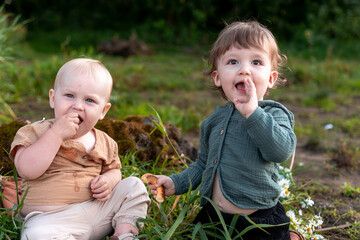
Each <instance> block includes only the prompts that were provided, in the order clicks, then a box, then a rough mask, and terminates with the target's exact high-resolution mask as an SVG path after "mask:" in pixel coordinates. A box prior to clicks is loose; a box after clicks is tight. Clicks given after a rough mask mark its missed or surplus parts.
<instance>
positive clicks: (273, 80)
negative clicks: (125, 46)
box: [268, 71, 279, 88]
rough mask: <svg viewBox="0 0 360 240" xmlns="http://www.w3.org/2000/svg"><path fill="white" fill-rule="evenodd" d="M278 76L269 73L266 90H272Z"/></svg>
mask: <svg viewBox="0 0 360 240" xmlns="http://www.w3.org/2000/svg"><path fill="white" fill-rule="evenodd" d="M278 75H279V73H278V72H277V71H272V72H271V73H270V77H269V84H268V88H273V86H274V85H275V82H276V80H277V78H278Z"/></svg>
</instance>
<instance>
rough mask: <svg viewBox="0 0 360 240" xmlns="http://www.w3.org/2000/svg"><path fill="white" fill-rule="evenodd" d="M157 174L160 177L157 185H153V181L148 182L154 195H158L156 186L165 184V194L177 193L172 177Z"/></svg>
mask: <svg viewBox="0 0 360 240" xmlns="http://www.w3.org/2000/svg"><path fill="white" fill-rule="evenodd" d="M155 176H156V177H157V178H158V180H157V182H156V184H155V185H153V184H151V183H149V184H148V185H149V188H150V190H151V193H152V194H153V195H154V196H156V194H157V191H156V188H157V187H160V186H161V185H162V186H164V189H165V196H172V195H174V194H175V193H176V191H175V184H174V182H173V180H172V179H171V178H170V177H168V176H165V175H155Z"/></svg>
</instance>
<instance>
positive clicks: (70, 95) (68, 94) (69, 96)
mask: <svg viewBox="0 0 360 240" xmlns="http://www.w3.org/2000/svg"><path fill="white" fill-rule="evenodd" d="M65 96H66V97H68V98H73V97H74V95H72V94H70V93H67V94H65Z"/></svg>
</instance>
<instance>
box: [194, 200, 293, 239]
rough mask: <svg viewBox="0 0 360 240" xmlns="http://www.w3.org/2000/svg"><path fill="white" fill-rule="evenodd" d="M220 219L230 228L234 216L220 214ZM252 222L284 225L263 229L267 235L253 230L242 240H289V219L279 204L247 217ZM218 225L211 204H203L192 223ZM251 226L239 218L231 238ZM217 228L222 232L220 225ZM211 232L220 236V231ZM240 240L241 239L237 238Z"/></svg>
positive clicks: (243, 218) (217, 219) (256, 229)
mask: <svg viewBox="0 0 360 240" xmlns="http://www.w3.org/2000/svg"><path fill="white" fill-rule="evenodd" d="M221 214H222V217H223V218H224V221H225V223H226V225H227V226H230V224H231V221H232V220H233V217H234V216H235V215H234V214H229V213H223V212H221ZM248 217H249V218H250V219H251V220H252V221H253V222H255V223H256V224H270V225H279V224H283V223H285V225H282V226H276V227H267V228H263V229H264V230H266V231H267V232H268V233H269V234H268V233H265V232H264V231H262V230H261V229H259V228H254V229H251V230H250V231H248V232H247V233H245V234H244V235H242V239H244V240H290V232H289V223H290V219H289V218H288V217H287V216H286V212H285V209H284V207H283V206H282V205H281V203H278V204H276V205H275V206H274V207H272V208H269V209H261V210H258V211H256V212H254V213H252V214H250V215H249V216H248ZM198 222H200V223H202V224H206V223H219V222H220V219H219V217H218V215H217V213H216V211H215V209H214V208H213V206H212V205H211V203H207V204H205V206H204V207H203V208H202V209H201V210H200V212H199V213H198V215H197V216H196V218H195V219H194V221H193V223H194V224H196V223H198ZM251 225H252V224H251V223H250V222H249V221H248V220H247V219H246V218H245V217H244V216H241V215H240V216H239V218H238V220H237V222H236V225H235V229H236V230H235V231H234V233H233V234H232V237H235V236H236V235H237V234H238V233H240V232H241V231H243V230H244V229H245V228H246V227H248V226H251ZM217 228H219V229H220V230H223V228H222V225H221V224H219V225H217ZM228 229H229V227H228ZM211 231H213V232H215V233H217V234H220V235H221V236H223V235H222V233H221V231H219V230H218V231H216V230H213V229H211ZM207 236H208V238H209V239H222V238H216V237H212V236H210V235H208V234H207ZM223 239H224V238H223ZM238 239H241V238H238Z"/></svg>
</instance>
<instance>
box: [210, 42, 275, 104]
mask: <svg viewBox="0 0 360 240" xmlns="http://www.w3.org/2000/svg"><path fill="white" fill-rule="evenodd" d="M212 77H213V79H214V83H215V85H216V86H218V87H222V89H223V91H224V93H225V95H226V97H227V98H228V100H229V101H232V102H233V99H235V98H236V97H241V96H246V95H247V94H248V93H247V92H246V89H245V85H244V79H249V80H251V81H252V82H253V83H254V85H255V88H256V95H257V98H258V100H262V99H263V97H264V95H265V92H266V90H267V89H268V88H271V87H272V86H273V85H274V83H275V81H276V78H277V72H276V71H272V70H271V61H270V57H269V55H268V54H267V53H266V52H265V51H262V50H260V49H257V48H236V47H231V48H230V49H229V50H228V51H226V52H225V53H224V54H223V55H222V56H220V58H219V59H218V60H217V69H216V70H215V71H214V72H213V73H212Z"/></svg>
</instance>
